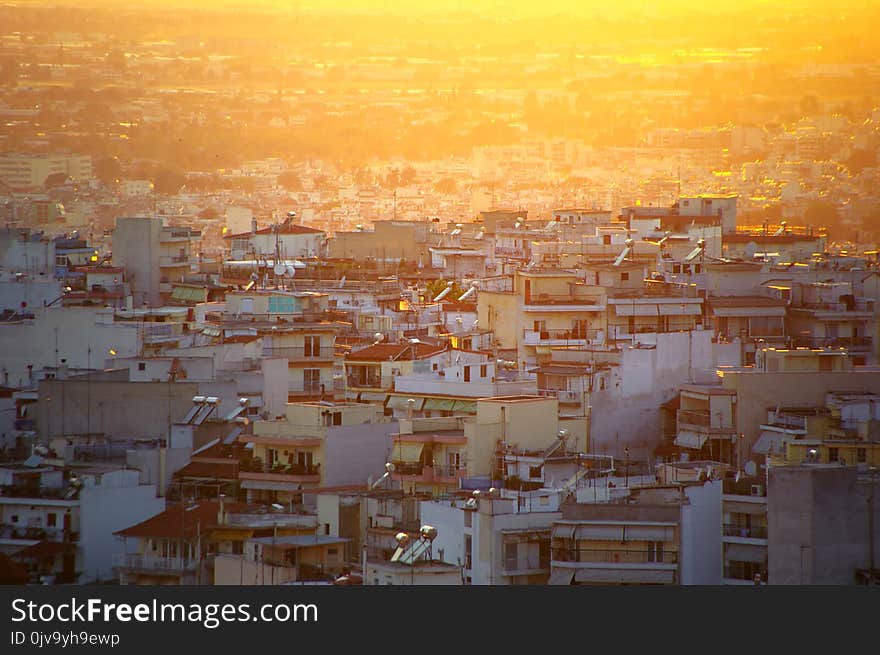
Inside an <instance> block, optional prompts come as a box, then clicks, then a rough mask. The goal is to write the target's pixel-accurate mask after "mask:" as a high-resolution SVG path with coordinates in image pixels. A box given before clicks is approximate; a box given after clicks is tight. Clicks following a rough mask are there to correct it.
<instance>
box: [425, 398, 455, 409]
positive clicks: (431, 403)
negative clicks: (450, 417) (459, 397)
mask: <svg viewBox="0 0 880 655" xmlns="http://www.w3.org/2000/svg"><path fill="white" fill-rule="evenodd" d="M454 407H455V400H454V399H452V398H425V404H424V405H423V406H422V409H423V410H425V411H426V412H427V411H429V410H434V411H446V412H451V411H452V410H453V408H454Z"/></svg>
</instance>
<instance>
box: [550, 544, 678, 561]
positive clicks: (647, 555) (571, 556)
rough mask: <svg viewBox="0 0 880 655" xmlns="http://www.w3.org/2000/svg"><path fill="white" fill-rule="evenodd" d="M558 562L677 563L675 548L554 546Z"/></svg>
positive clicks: (555, 558)
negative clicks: (623, 548)
mask: <svg viewBox="0 0 880 655" xmlns="http://www.w3.org/2000/svg"><path fill="white" fill-rule="evenodd" d="M551 552H552V557H553V559H554V560H555V561H558V562H584V563H597V564H678V551H677V550H667V549H663V550H659V551H658V550H649V549H645V550H610V549H604V548H603V549H597V548H554V549H553V550H552V551H551Z"/></svg>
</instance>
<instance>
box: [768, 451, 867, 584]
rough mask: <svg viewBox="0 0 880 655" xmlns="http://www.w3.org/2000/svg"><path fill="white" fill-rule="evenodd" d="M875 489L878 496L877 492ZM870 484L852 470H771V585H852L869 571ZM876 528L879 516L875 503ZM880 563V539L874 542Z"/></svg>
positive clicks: (791, 467)
mask: <svg viewBox="0 0 880 655" xmlns="http://www.w3.org/2000/svg"><path fill="white" fill-rule="evenodd" d="M874 484H875V492H876V491H877V489H876V485H877V482H875V483H874ZM859 487H867V485H859V484H858V483H857V482H856V470H855V468H854V467H845V466H838V465H819V466H809V465H807V466H785V467H772V468H771V469H770V472H769V485H768V491H767V522H768V576H769V581H770V583H771V584H774V585H777V584H779V585H785V584H789V585H791V584H842V585H847V584H853V583H854V582H855V571H856V569H867V567H868V534H867V523H868V520H867V515H866V507H867V503H866V496H867V494H868V493H869V491H868V489H867V488H861V489H860V488H859ZM874 513H875V514H874V515H875V520H874V526H875V530H876V529H877V527H876V526H877V525H878V521H877V518H880V512H877V503H874ZM874 548H875V553H874V558H875V567H876V562H877V561H880V539H878V538H876V536H875V539H874Z"/></svg>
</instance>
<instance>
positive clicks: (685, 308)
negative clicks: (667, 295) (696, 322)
mask: <svg viewBox="0 0 880 655" xmlns="http://www.w3.org/2000/svg"><path fill="white" fill-rule="evenodd" d="M657 307H658V308H659V310H660V316H700V315H701V314H702V313H703V310H702V309H701V308H700V305H698V304H695V303H677V302H672V303H663V304H662V305H657Z"/></svg>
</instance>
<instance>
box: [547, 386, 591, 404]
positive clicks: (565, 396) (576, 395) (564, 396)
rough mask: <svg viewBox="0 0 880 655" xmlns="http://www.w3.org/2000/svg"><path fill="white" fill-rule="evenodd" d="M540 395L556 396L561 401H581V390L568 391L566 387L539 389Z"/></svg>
mask: <svg viewBox="0 0 880 655" xmlns="http://www.w3.org/2000/svg"><path fill="white" fill-rule="evenodd" d="M537 392H538V395H539V396H546V397H548V398H556V399H557V400H559V402H561V403H579V402H581V396H582V394H581V392H579V391H568V390H565V389H538V390H537Z"/></svg>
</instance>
